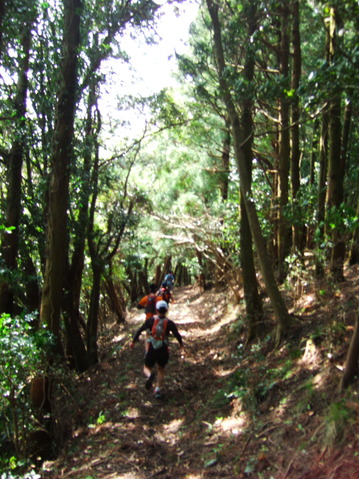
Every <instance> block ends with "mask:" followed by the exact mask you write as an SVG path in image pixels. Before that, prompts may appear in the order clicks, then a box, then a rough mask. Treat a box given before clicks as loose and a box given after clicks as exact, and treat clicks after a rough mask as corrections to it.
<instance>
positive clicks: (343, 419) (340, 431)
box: [325, 399, 356, 447]
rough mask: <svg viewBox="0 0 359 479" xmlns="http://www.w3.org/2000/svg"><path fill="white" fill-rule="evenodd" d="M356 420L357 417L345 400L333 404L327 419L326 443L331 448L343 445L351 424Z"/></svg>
mask: <svg viewBox="0 0 359 479" xmlns="http://www.w3.org/2000/svg"><path fill="white" fill-rule="evenodd" d="M355 420H356V415H355V413H354V411H353V410H352V409H350V408H349V407H348V405H347V403H346V401H345V399H342V400H340V401H338V402H334V403H332V404H331V405H330V406H329V410H328V413H327V416H326V418H325V426H326V432H325V443H326V444H327V445H329V446H331V447H332V446H334V445H335V444H338V443H341V442H342V441H343V440H344V439H345V435H346V432H347V431H348V428H349V426H350V424H351V423H354V422H355Z"/></svg>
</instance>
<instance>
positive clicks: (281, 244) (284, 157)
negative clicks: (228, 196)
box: [277, 0, 290, 281]
mask: <svg viewBox="0 0 359 479" xmlns="http://www.w3.org/2000/svg"><path fill="white" fill-rule="evenodd" d="M281 3H282V5H281V11H282V18H281V41H280V54H279V73H280V75H281V78H282V81H283V83H284V85H286V87H285V89H286V90H287V91H288V90H289V20H290V15H289V8H288V6H287V3H288V1H287V0H282V2H281ZM279 128H280V130H279V142H278V143H279V168H278V170H279V171H278V202H279V228H278V239H277V243H278V268H279V277H280V281H282V280H284V277H285V268H284V260H285V258H286V257H287V255H288V254H289V250H290V228H289V224H288V220H287V219H286V217H285V209H286V208H287V206H288V190H289V160H290V131H289V100H288V96H287V95H286V93H285V92H283V93H282V95H281V97H280V99H279Z"/></svg>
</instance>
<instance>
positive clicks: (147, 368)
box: [130, 300, 183, 398]
mask: <svg viewBox="0 0 359 479" xmlns="http://www.w3.org/2000/svg"><path fill="white" fill-rule="evenodd" d="M156 310H157V314H156V315H155V316H153V317H152V318H149V319H146V321H145V322H144V323H143V324H142V326H141V327H140V328H139V329H138V331H137V332H136V334H135V335H134V336H133V340H132V342H131V344H130V347H131V349H133V348H134V346H135V342H136V341H137V340H138V338H139V337H140V335H141V333H142V332H143V331H147V330H149V331H150V337H149V348H148V350H147V353H146V356H145V364H144V367H143V372H144V374H145V376H146V377H147V381H146V384H145V387H146V389H148V390H149V389H151V388H152V384H153V382H154V380H155V373H154V372H153V367H154V366H155V364H156V363H157V381H156V388H155V397H156V398H161V397H162V392H161V391H162V386H163V380H164V376H165V367H166V364H167V363H168V359H169V351H168V336H169V334H170V333H172V334H173V335H174V337H175V338H176V339H177V341H178V343H179V345H180V349H181V351H182V350H183V341H182V336H181V335H180V333H179V332H178V329H177V326H176V324H175V323H174V322H173V321H172V320H171V319H168V318H167V317H166V313H167V310H168V304H167V303H166V301H163V300H161V301H159V302H158V303H157V304H156Z"/></svg>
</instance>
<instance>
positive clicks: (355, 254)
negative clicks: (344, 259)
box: [349, 198, 359, 266]
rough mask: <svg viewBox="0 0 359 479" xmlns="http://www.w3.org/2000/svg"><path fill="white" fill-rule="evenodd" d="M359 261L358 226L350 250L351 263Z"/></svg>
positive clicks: (358, 214) (358, 204)
mask: <svg viewBox="0 0 359 479" xmlns="http://www.w3.org/2000/svg"><path fill="white" fill-rule="evenodd" d="M356 216H357V217H359V198H358V203H357V209H356ZM358 263H359V229H358V228H356V229H355V231H354V233H353V236H352V238H351V245H350V251H349V264H350V265H351V266H353V265H354V264H358Z"/></svg>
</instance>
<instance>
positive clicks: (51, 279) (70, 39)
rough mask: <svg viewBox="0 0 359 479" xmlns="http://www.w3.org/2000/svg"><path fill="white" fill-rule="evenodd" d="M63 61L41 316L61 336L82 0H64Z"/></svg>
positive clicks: (54, 143) (53, 156)
mask: <svg viewBox="0 0 359 479" xmlns="http://www.w3.org/2000/svg"><path fill="white" fill-rule="evenodd" d="M64 8H65V10H64V15H65V16H64V20H65V21H64V39H63V61H62V65H61V84H60V91H59V95H58V102H57V109H56V120H55V130H54V139H53V149H52V158H51V160H52V172H51V181H50V191H49V212H48V224H47V258H46V266H45V275H44V288H43V295H42V301H41V311H40V319H41V322H42V323H46V324H47V325H48V326H49V329H50V331H52V332H53V333H54V334H55V336H56V337H57V338H58V341H60V339H59V332H60V313H61V310H62V308H63V293H64V286H65V278H66V265H67V261H68V233H67V208H68V200H69V176H70V162H71V159H72V156H73V144H72V141H73V134H74V116H75V107H76V92H77V85H78V78H77V66H78V54H79V46H80V15H81V9H82V4H81V1H80V0H65V1H64Z"/></svg>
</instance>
